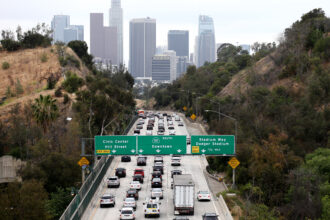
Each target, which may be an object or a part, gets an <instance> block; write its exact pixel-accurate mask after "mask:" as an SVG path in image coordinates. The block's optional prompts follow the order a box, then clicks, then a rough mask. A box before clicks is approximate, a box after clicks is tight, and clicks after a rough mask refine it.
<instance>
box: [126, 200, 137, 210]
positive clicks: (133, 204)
mask: <svg viewBox="0 0 330 220" xmlns="http://www.w3.org/2000/svg"><path fill="white" fill-rule="evenodd" d="M124 207H132V208H133V209H134V210H136V201H135V199H134V198H132V197H129V198H126V199H124Z"/></svg>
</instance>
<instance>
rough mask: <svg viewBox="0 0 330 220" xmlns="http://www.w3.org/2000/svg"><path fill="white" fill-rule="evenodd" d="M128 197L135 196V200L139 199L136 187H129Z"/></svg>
mask: <svg viewBox="0 0 330 220" xmlns="http://www.w3.org/2000/svg"><path fill="white" fill-rule="evenodd" d="M126 198H134V199H135V200H139V192H138V191H137V190H136V189H129V190H127V192H126Z"/></svg>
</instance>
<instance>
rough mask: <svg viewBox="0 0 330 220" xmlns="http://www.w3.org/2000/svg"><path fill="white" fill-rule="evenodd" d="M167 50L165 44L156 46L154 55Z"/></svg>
mask: <svg viewBox="0 0 330 220" xmlns="http://www.w3.org/2000/svg"><path fill="white" fill-rule="evenodd" d="M166 50H167V46H158V47H156V55H160V54H163V53H164V52H165V51H166Z"/></svg>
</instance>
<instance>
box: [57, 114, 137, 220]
mask: <svg viewBox="0 0 330 220" xmlns="http://www.w3.org/2000/svg"><path fill="white" fill-rule="evenodd" d="M137 118H138V116H136V115H134V116H133V117H132V119H131V121H130V123H129V124H128V126H127V127H126V129H125V131H124V132H123V135H125V134H127V133H128V132H129V130H130V129H131V128H132V126H133V125H134V123H135V121H136V120H137ZM112 160H113V156H110V157H102V158H101V159H100V160H99V162H98V163H96V164H95V167H93V170H92V172H91V173H90V174H89V176H88V177H87V178H86V180H85V182H84V183H83V185H82V186H81V187H80V189H79V192H78V193H77V195H76V196H75V197H74V198H73V199H72V201H71V202H70V204H69V205H68V207H67V208H66V209H65V211H64V212H63V214H62V216H61V218H60V220H69V219H70V220H71V219H72V220H76V219H77V220H78V219H81V217H82V215H83V213H84V211H85V210H86V208H87V206H88V204H89V203H90V201H91V199H92V198H93V196H94V194H95V192H96V190H97V187H98V186H99V184H100V182H101V181H102V179H103V177H104V175H105V174H106V172H107V170H108V168H109V166H110V164H111V162H112Z"/></svg>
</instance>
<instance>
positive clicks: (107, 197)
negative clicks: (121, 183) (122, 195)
mask: <svg viewBox="0 0 330 220" xmlns="http://www.w3.org/2000/svg"><path fill="white" fill-rule="evenodd" d="M115 205H116V199H115V197H114V196H113V195H111V194H108V193H107V194H104V195H103V196H102V197H101V200H100V207H101V208H102V207H105V206H112V207H114V206H115Z"/></svg>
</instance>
